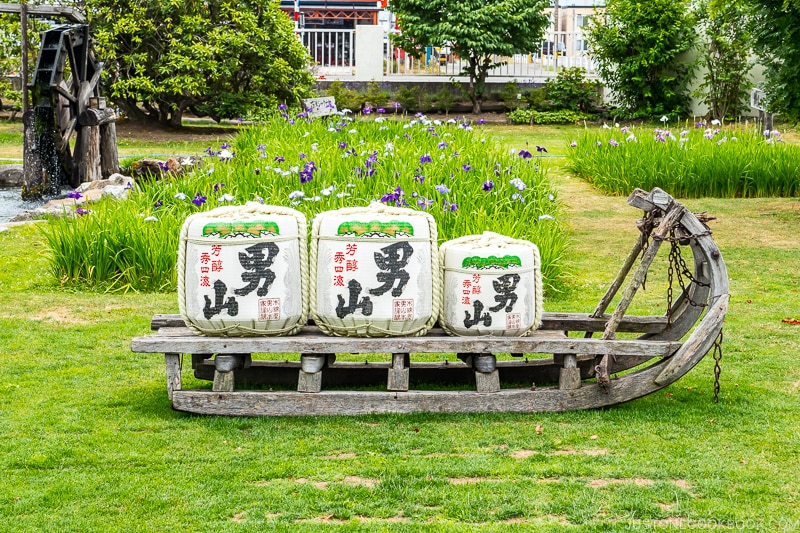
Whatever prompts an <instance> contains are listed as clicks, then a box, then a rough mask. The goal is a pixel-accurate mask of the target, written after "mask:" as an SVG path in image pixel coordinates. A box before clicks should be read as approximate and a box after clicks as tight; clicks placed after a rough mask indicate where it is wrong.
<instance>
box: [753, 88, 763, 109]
mask: <svg viewBox="0 0 800 533" xmlns="http://www.w3.org/2000/svg"><path fill="white" fill-rule="evenodd" d="M766 99H767V95H766V93H765V92H764V91H762V90H761V89H755V88H753V89H750V107H752V108H753V109H758V110H759V111H766V110H767V109H766V107H767V106H766V105H765V100H766Z"/></svg>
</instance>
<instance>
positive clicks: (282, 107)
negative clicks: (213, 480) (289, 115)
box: [278, 104, 286, 111]
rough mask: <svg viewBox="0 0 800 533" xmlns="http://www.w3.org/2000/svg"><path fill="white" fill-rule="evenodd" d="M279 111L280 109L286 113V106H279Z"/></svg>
mask: <svg viewBox="0 0 800 533" xmlns="http://www.w3.org/2000/svg"><path fill="white" fill-rule="evenodd" d="M278 109H280V110H281V111H286V104H281V105H279V106H278Z"/></svg>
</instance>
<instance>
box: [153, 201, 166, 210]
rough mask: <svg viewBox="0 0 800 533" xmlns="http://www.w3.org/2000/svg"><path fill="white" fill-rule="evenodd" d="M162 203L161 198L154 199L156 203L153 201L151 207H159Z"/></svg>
mask: <svg viewBox="0 0 800 533" xmlns="http://www.w3.org/2000/svg"><path fill="white" fill-rule="evenodd" d="M162 205H164V202H162V201H161V200H156V203H154V204H153V207H154V208H155V209H158V208H159V207H161V206H162Z"/></svg>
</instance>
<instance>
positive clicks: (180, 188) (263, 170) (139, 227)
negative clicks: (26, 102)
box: [44, 111, 566, 290]
mask: <svg viewBox="0 0 800 533" xmlns="http://www.w3.org/2000/svg"><path fill="white" fill-rule="evenodd" d="M479 128H480V126H479V125H475V126H474V127H473V125H471V124H470V123H468V122H463V121H456V120H453V119H451V120H449V121H446V122H442V121H430V120H428V119H426V118H425V117H423V116H419V117H416V118H415V119H413V120H411V121H405V120H395V119H394V118H385V117H384V116H382V115H378V116H377V118H372V116H362V117H360V118H358V119H352V118H350V117H349V116H348V115H339V116H333V117H330V118H327V119H313V120H312V119H311V118H309V117H307V116H305V113H300V114H299V115H297V116H295V117H290V116H289V115H288V114H286V112H285V111H284V112H283V114H282V116H280V117H277V116H276V118H274V119H272V120H270V121H268V122H267V123H266V124H264V125H261V126H253V127H243V128H242V129H241V131H240V133H239V134H238V135H237V136H236V138H235V139H234V140H233V141H232V144H230V145H229V144H225V145H223V146H221V147H219V148H218V149H212V148H209V149H208V150H206V153H207V157H206V158H205V160H204V162H203V163H201V164H199V165H195V166H194V167H192V168H193V170H192V171H190V172H189V173H187V174H185V175H179V176H174V177H172V178H171V179H161V180H159V181H149V182H148V181H144V182H140V183H139V185H138V188H137V190H135V191H132V194H131V195H130V196H129V199H128V200H127V201H125V202H112V201H104V202H101V203H98V204H94V205H92V206H91V208H90V209H89V210H84V211H88V212H85V213H83V214H82V216H77V217H67V218H64V219H62V220H53V221H52V222H51V223H50V224H48V225H47V227H46V228H45V229H44V231H45V233H46V236H47V238H48V242H49V244H50V247H51V249H52V252H53V253H52V270H53V272H54V274H55V275H56V276H58V277H59V278H62V279H64V280H66V281H70V282H89V283H91V284H105V285H110V286H111V287H113V288H115V289H128V288H129V289H135V290H171V289H173V288H174V287H175V273H174V265H175V252H176V250H177V247H178V242H177V241H178V233H179V230H180V226H181V223H182V222H183V220H184V218H185V217H186V216H188V215H189V214H192V213H194V212H197V211H199V210H206V209H211V208H213V207H217V206H219V205H225V204H229V205H230V204H242V203H244V202H247V201H257V202H263V203H266V204H270V205H283V206H290V207H294V208H295V209H298V210H300V211H302V212H304V213H305V214H306V216H307V217H308V218H309V220H310V219H311V218H312V217H313V216H314V215H315V214H317V213H319V212H322V211H327V210H331V209H337V208H340V207H351V206H365V205H368V204H369V203H371V202H382V203H384V204H387V205H393V206H400V207H409V208H412V209H419V210H425V211H427V212H429V213H430V214H432V215H433V217H434V218H435V219H436V222H437V225H438V230H439V242H443V241H445V240H449V239H452V238H455V237H459V236H462V235H468V234H477V233H482V232H483V231H494V232H497V233H501V234H504V235H508V236H510V237H514V238H521V239H527V240H530V241H532V242H534V243H536V244H537V246H539V248H540V250H541V253H542V271H543V277H544V280H545V285H546V287H548V288H549V289H551V290H552V288H553V287H554V286H555V285H556V284H557V283H558V278H559V274H560V272H561V259H562V255H563V252H564V249H565V246H566V234H565V231H564V229H563V227H562V226H561V224H560V220H559V209H560V208H559V203H558V202H557V201H556V198H555V193H554V191H553V189H552V187H551V185H550V183H549V182H548V180H547V178H546V169H545V168H544V167H543V166H542V164H541V162H540V161H539V160H538V159H536V158H535V157H534V156H533V154H532V153H531V152H530V151H528V150H526V149H524V148H523V149H521V150H518V151H517V150H514V151H511V152H506V151H502V150H499V149H498V148H497V147H496V146H495V145H494V143H492V142H491V141H489V140H487V138H486V137H484V136H483V132H481V131H480V130H479Z"/></svg>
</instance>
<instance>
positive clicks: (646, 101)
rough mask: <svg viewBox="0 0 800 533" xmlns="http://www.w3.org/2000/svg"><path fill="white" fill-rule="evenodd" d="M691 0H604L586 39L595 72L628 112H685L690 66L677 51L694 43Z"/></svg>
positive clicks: (640, 114)
mask: <svg viewBox="0 0 800 533" xmlns="http://www.w3.org/2000/svg"><path fill="white" fill-rule="evenodd" d="M690 3H691V2H690V0H649V1H647V2H641V1H638V0H608V1H607V2H606V8H605V12H604V16H596V17H593V18H592V22H591V24H590V25H589V31H588V40H589V45H590V51H591V54H592V56H593V57H594V58H595V60H596V61H597V64H598V72H599V73H600V76H601V77H602V78H603V80H604V81H605V84H606V86H607V87H608V88H609V89H611V91H612V92H613V94H614V97H615V99H616V101H617V103H618V104H619V106H620V108H621V109H622V111H623V112H624V113H626V114H627V115H630V116H632V117H653V116H658V115H668V114H678V115H680V114H684V113H686V112H687V110H688V104H689V97H688V88H687V86H688V82H689V81H690V76H691V72H692V66H691V65H689V64H687V63H685V62H683V61H681V58H680V55H681V54H683V53H685V52H687V51H688V50H690V49H691V48H692V46H693V44H694V42H695V37H696V33H695V30H694V24H695V21H694V17H693V15H692V13H691V9H690Z"/></svg>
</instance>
